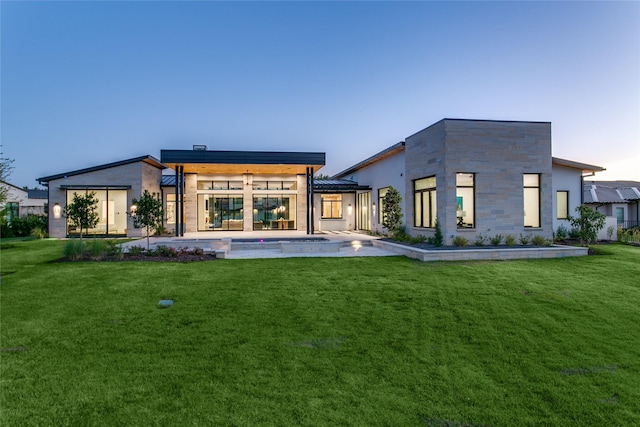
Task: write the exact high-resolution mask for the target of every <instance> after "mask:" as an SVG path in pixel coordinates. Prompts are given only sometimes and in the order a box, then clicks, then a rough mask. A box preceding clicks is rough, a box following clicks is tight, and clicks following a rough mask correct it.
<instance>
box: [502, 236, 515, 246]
mask: <svg viewBox="0 0 640 427" xmlns="http://www.w3.org/2000/svg"><path fill="white" fill-rule="evenodd" d="M504 244H505V245H507V246H515V244H516V238H515V236H513V235H511V234H507V237H505V238H504Z"/></svg>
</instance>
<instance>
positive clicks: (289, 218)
mask: <svg viewBox="0 0 640 427" xmlns="http://www.w3.org/2000/svg"><path fill="white" fill-rule="evenodd" d="M253 229H254V230H295V229H296V196H295V195H263V196H254V197H253Z"/></svg>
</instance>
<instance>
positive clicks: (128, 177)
mask: <svg viewBox="0 0 640 427" xmlns="http://www.w3.org/2000/svg"><path fill="white" fill-rule="evenodd" d="M161 175H162V170H161V169H159V168H157V167H155V166H152V165H150V164H148V163H145V162H142V161H140V162H136V163H130V164H126V165H122V166H116V167H113V168H107V169H102V170H98V171H94V172H88V173H84V174H81V175H72V176H69V177H67V178H61V179H56V180H53V181H50V182H49V235H50V236H51V237H58V238H61V237H66V232H67V228H66V218H64V217H61V218H58V219H56V218H54V217H53V207H54V205H55V204H56V203H58V204H59V205H60V206H61V207H63V208H64V207H65V206H66V204H67V200H66V190H65V189H63V188H60V186H61V185H77V186H83V185H92V186H105V187H106V186H107V185H108V186H115V185H129V186H131V189H129V190H128V191H127V205H128V206H130V205H131V200H132V199H134V198H139V197H140V196H141V195H142V193H143V191H144V190H148V191H149V192H151V193H154V192H157V193H159V192H160V179H161ZM142 235H143V230H142V229H136V228H134V227H133V220H132V219H131V218H128V219H127V236H129V237H140V236H142Z"/></svg>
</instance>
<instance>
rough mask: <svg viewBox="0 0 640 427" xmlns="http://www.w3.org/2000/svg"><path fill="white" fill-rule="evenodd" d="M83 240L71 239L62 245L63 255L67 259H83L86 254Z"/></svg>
mask: <svg viewBox="0 0 640 427" xmlns="http://www.w3.org/2000/svg"><path fill="white" fill-rule="evenodd" d="M83 249H84V248H83V246H82V242H81V241H80V240H76V239H71V240H69V241H67V243H65V245H64V246H63V247H62V255H63V256H64V257H65V258H67V259H73V260H76V259H82V256H83V255H84V250H83Z"/></svg>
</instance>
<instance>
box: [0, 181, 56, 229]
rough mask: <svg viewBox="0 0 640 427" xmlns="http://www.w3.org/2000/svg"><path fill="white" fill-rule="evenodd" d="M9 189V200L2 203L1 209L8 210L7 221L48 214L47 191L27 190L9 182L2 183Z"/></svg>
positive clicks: (0, 204) (0, 183) (1, 183)
mask: <svg viewBox="0 0 640 427" xmlns="http://www.w3.org/2000/svg"><path fill="white" fill-rule="evenodd" d="M0 185H2V186H3V187H4V188H6V189H7V200H6V201H5V202H4V203H0V209H4V208H6V213H5V215H6V220H7V221H8V222H11V220H12V219H13V218H26V217H27V216H29V215H44V214H46V212H47V191H46V190H25V189H24V188H20V187H18V186H15V185H13V184H10V183H8V182H4V181H0Z"/></svg>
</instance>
